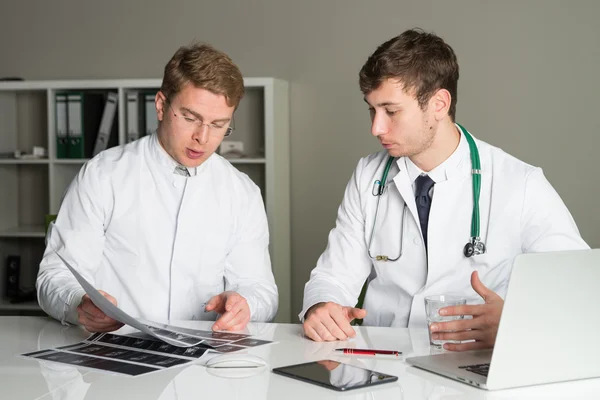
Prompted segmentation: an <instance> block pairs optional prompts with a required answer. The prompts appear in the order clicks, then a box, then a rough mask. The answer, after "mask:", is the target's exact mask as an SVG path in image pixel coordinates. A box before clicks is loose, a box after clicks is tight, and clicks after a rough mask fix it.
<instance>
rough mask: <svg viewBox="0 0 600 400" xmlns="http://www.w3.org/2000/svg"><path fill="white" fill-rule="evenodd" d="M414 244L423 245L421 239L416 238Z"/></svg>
mask: <svg viewBox="0 0 600 400" xmlns="http://www.w3.org/2000/svg"><path fill="white" fill-rule="evenodd" d="M413 242H414V243H415V244H417V245H418V244H421V238H418V237H416V238H415V240H413Z"/></svg>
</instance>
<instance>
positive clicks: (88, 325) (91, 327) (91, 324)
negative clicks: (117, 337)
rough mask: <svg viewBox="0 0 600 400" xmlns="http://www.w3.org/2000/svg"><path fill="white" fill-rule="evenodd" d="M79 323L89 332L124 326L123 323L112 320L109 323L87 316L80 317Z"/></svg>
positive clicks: (105, 330) (108, 330) (110, 329)
mask: <svg viewBox="0 0 600 400" xmlns="http://www.w3.org/2000/svg"><path fill="white" fill-rule="evenodd" d="M79 323H80V324H81V325H82V326H83V327H84V328H85V329H86V330H87V331H89V332H111V331H115V330H117V329H119V328H121V327H122V326H123V324H122V323H120V322H117V321H114V320H112V322H109V323H102V322H97V321H94V320H90V319H88V318H86V317H85V316H82V317H80V318H79Z"/></svg>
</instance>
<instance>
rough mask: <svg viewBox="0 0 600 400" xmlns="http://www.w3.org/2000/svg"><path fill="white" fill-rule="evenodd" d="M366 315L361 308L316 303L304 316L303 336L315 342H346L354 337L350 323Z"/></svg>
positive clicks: (330, 303) (354, 333)
mask: <svg viewBox="0 0 600 400" xmlns="http://www.w3.org/2000/svg"><path fill="white" fill-rule="evenodd" d="M366 315H367V311H365V310H363V309H361V308H354V307H342V306H341V305H339V304H337V303H333V302H328V303H317V304H315V305H314V306H312V307H311V308H309V309H308V311H307V312H306V315H305V316H304V334H305V335H306V336H308V337H309V338H311V339H312V340H314V341H315V342H322V341H327V342H331V341H334V340H346V339H348V338H349V337H354V336H355V335H356V332H354V328H352V326H350V322H352V320H353V319H355V318H357V319H362V318H364V317H365V316H366Z"/></svg>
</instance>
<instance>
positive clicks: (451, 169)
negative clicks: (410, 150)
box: [398, 126, 470, 184]
mask: <svg viewBox="0 0 600 400" xmlns="http://www.w3.org/2000/svg"><path fill="white" fill-rule="evenodd" d="M456 129H458V132H459V133H460V140H459V142H458V146H457V147H456V149H455V150H454V152H453V153H452V154H451V155H450V157H448V158H447V159H446V160H444V161H443V162H442V163H441V164H440V165H438V166H437V167H435V168H434V169H432V170H431V171H429V173H426V172H423V170H421V168H419V167H417V166H416V165H415V163H414V162H412V160H411V159H410V158H408V157H402V158H400V159H399V160H398V166H399V167H400V169H401V170H402V167H404V168H405V169H406V171H407V173H408V178H409V180H410V183H411V184H414V182H415V180H416V179H417V177H418V176H419V175H429V177H430V178H431V179H432V180H433V181H434V182H435V183H440V182H444V181H445V180H448V179H450V178H451V177H452V176H453V175H454V174H455V173H456V172H457V171H459V169H458V167H459V166H460V164H461V162H462V161H463V160H465V159H469V160H470V150H469V144H468V143H467V139H466V138H465V136H464V135H463V134H462V132H461V130H460V128H458V126H457V127H456ZM402 164H404V165H402Z"/></svg>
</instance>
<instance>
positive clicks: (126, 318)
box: [56, 253, 247, 348]
mask: <svg viewBox="0 0 600 400" xmlns="http://www.w3.org/2000/svg"><path fill="white" fill-rule="evenodd" d="M56 254H57V255H58V257H59V258H60V259H61V260H62V261H63V262H64V263H65V265H66V266H67V268H69V270H70V271H71V273H72V274H73V275H74V276H75V278H76V279H77V281H78V282H79V284H80V285H81V286H82V287H83V289H84V290H85V292H86V293H87V295H88V296H90V299H91V300H92V302H93V303H94V304H95V305H96V307H98V308H99V309H100V310H102V311H103V312H104V314H106V315H107V316H109V317H110V318H112V319H114V320H117V321H119V322H121V323H123V324H125V325H129V326H131V327H133V328H135V329H139V330H140V331H142V332H144V333H146V334H148V335H150V336H153V337H155V338H158V339H160V340H162V341H164V342H166V343H168V344H171V345H173V346H178V347H191V346H196V345H199V344H201V345H202V346H205V347H211V348H212V347H213V345H211V344H210V340H207V338H206V335H204V336H202V335H200V334H201V333H204V332H203V331H194V330H193V329H186V328H178V327H174V326H171V325H166V324H160V323H156V322H153V321H146V320H138V319H135V318H133V317H132V316H130V315H129V314H127V313H126V312H125V311H123V310H121V309H120V308H119V307H117V306H115V305H114V304H113V303H111V302H110V301H109V300H108V299H107V298H106V297H104V296H103V295H102V293H100V292H99V291H98V290H96V288H94V287H93V286H92V285H91V284H90V283H89V282H88V281H86V280H85V278H84V277H83V276H81V275H80V274H79V273H78V272H77V271H76V270H75V268H73V267H72V266H71V264H69V262H68V261H67V260H65V259H64V258H63V257H62V256H61V255H60V254H58V253H56ZM232 335H235V334H232ZM239 336H240V339H242V338H245V337H247V335H239Z"/></svg>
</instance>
